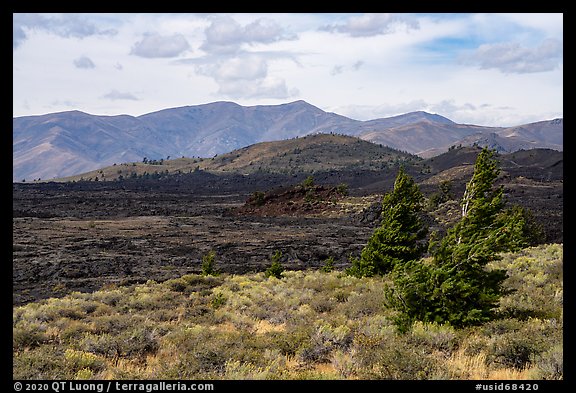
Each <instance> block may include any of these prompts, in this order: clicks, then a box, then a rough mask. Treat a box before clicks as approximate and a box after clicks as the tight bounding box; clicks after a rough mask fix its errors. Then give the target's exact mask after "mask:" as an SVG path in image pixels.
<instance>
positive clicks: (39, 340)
mask: <svg viewBox="0 0 576 393" xmlns="http://www.w3.org/2000/svg"><path fill="white" fill-rule="evenodd" d="M47 341H48V336H46V334H45V328H44V327H43V326H41V325H38V324H35V323H27V322H22V323H19V324H18V326H16V327H14V328H12V348H13V350H14V351H23V350H24V349H27V348H36V347H39V346H40V345H42V344H44V343H46V342H47Z"/></svg>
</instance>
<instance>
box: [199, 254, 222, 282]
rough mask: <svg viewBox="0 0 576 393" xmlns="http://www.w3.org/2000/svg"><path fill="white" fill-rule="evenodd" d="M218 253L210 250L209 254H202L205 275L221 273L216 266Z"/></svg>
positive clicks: (203, 273)
mask: <svg viewBox="0 0 576 393" xmlns="http://www.w3.org/2000/svg"><path fill="white" fill-rule="evenodd" d="M215 259H216V253H215V252H214V251H210V252H209V253H208V254H206V255H204V256H202V275H203V276H217V275H219V274H220V272H219V271H218V270H216V268H215Z"/></svg>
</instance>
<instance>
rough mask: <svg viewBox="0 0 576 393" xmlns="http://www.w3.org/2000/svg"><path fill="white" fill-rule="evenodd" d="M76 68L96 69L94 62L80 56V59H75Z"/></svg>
mask: <svg viewBox="0 0 576 393" xmlns="http://www.w3.org/2000/svg"><path fill="white" fill-rule="evenodd" d="M74 66H75V67H76V68H84V69H90V68H96V65H95V64H94V62H93V61H92V60H91V59H90V58H89V57H87V56H80V57H79V58H77V59H75V60H74Z"/></svg>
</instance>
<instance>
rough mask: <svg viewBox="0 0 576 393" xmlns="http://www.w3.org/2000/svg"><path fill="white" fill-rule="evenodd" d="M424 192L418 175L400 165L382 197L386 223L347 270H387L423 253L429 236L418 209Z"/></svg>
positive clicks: (368, 273) (365, 272)
mask: <svg viewBox="0 0 576 393" xmlns="http://www.w3.org/2000/svg"><path fill="white" fill-rule="evenodd" d="M423 199H424V198H423V196H422V193H421V192H420V190H419V189H418V186H417V185H416V184H415V182H414V179H412V178H411V177H410V176H408V175H407V174H406V173H405V172H404V168H402V167H401V168H400V170H399V171H398V175H397V176H396V181H395V182H394V189H393V190H392V191H391V192H389V193H387V194H386V195H384V198H383V199H382V223H381V225H380V227H378V228H376V230H375V231H374V233H373V234H372V237H370V239H369V240H368V243H367V244H366V246H365V247H364V249H363V250H362V253H361V255H360V258H359V259H352V266H351V267H350V268H348V269H347V273H348V274H350V275H353V276H356V277H371V276H374V275H378V274H381V275H382V274H386V273H388V272H390V271H391V270H392V268H393V267H394V265H396V264H399V263H404V262H406V261H410V260H413V259H418V258H420V257H421V256H422V254H423V252H424V251H425V249H426V245H425V244H423V243H422V242H420V241H421V240H422V239H423V238H424V237H425V236H426V232H427V231H426V229H425V228H424V227H423V225H422V223H421V221H420V219H419V217H418V212H419V211H420V210H421V209H422V202H423Z"/></svg>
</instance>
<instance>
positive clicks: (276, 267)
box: [264, 250, 284, 279]
mask: <svg viewBox="0 0 576 393" xmlns="http://www.w3.org/2000/svg"><path fill="white" fill-rule="evenodd" d="M280 258H282V252H281V251H279V250H277V251H276V253H275V254H274V255H273V256H272V264H271V265H270V267H268V269H266V271H265V272H264V275H265V276H266V277H276V278H278V279H281V278H282V272H284V267H283V266H282V264H281V263H280Z"/></svg>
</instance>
